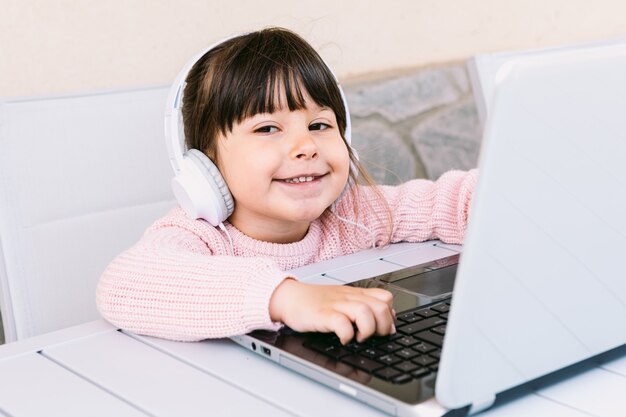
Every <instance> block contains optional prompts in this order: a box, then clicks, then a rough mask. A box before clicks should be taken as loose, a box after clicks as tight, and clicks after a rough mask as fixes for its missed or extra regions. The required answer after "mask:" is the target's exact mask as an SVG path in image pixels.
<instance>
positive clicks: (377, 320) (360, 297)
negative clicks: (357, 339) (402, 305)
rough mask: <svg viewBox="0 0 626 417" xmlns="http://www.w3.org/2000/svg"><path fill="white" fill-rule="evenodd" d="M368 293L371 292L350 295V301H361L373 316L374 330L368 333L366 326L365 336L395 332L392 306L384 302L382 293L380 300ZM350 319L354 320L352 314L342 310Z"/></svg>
mask: <svg viewBox="0 0 626 417" xmlns="http://www.w3.org/2000/svg"><path fill="white" fill-rule="evenodd" d="M384 292H385V293H389V292H388V291H384ZM368 294H371V293H362V294H356V295H353V296H352V297H350V298H349V299H350V301H351V302H353V303H361V304H364V305H365V306H367V308H369V310H370V311H371V314H372V315H373V318H374V330H373V331H372V332H371V333H370V329H369V328H367V332H366V334H367V337H369V336H371V335H372V334H374V333H375V334H377V335H379V336H385V335H388V334H391V333H395V332H396V328H395V323H394V321H395V314H394V311H393V307H391V306H390V305H389V304H387V303H386V298H385V295H384V293H383V294H382V296H381V298H383V300H385V301H382V300H380V299H378V298H375V297H372V296H369V295H368ZM389 295H390V296H391V293H389ZM344 312H345V313H346V314H347V315H348V316H349V317H350V318H351V319H352V320H355V321H356V318H355V316H354V315H353V314H349V312H347V311H344Z"/></svg>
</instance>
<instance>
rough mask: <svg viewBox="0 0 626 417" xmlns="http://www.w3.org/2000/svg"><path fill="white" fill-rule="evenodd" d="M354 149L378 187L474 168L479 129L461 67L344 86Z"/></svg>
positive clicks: (479, 135) (434, 177)
mask: <svg viewBox="0 0 626 417" xmlns="http://www.w3.org/2000/svg"><path fill="white" fill-rule="evenodd" d="M343 88H344V91H345V93H346V96H347V99H348V103H349V105H350V113H351V116H352V118H351V120H352V144H353V146H354V147H355V148H356V149H357V151H358V152H359V158H360V160H361V161H362V162H363V163H364V165H365V167H366V169H367V170H368V172H369V173H370V174H372V176H373V177H374V179H375V180H376V181H377V182H378V183H379V184H398V183H401V182H404V181H406V180H409V179H412V178H430V179H436V178H437V177H439V176H440V175H441V174H442V173H444V172H445V171H447V170H450V169H463V170H467V169H470V168H474V167H475V166H476V165H477V159H478V151H479V147H480V138H481V128H480V124H479V120H478V114H477V112H476V107H475V105H474V99H473V95H472V91H471V88H470V83H469V77H468V74H467V71H466V68H465V64H464V63H458V64H452V65H446V66H441V67H437V68H425V69H418V70H415V71H412V72H403V73H397V74H387V75H385V76H379V77H375V78H371V79H369V80H361V81H358V80H353V81H351V82H350V81H349V82H347V83H344V85H343Z"/></svg>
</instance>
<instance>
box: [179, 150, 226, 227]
mask: <svg viewBox="0 0 626 417" xmlns="http://www.w3.org/2000/svg"><path fill="white" fill-rule="evenodd" d="M172 187H173V189H174V194H175V195H176V199H177V200H178V202H179V203H180V205H181V207H182V208H183V210H185V212H186V213H187V215H189V216H190V217H192V218H194V219H204V220H206V221H208V222H209V223H210V224H211V225H213V226H217V225H219V224H220V223H222V222H223V221H224V220H226V219H227V218H228V217H229V216H230V215H231V214H232V213H233V210H234V209H235V202H234V200H233V197H232V195H231V194H230V190H229V189H228V186H227V185H226V182H225V181H224V178H223V177H222V174H221V173H220V171H219V169H218V168H217V167H216V166H215V164H213V162H211V160H210V159H209V158H208V157H207V156H206V155H205V154H204V153H202V152H200V151H199V150H197V149H189V150H188V151H187V152H186V153H185V155H184V157H183V164H182V166H181V170H180V173H179V174H178V175H177V176H176V177H175V178H174V179H173V180H172Z"/></svg>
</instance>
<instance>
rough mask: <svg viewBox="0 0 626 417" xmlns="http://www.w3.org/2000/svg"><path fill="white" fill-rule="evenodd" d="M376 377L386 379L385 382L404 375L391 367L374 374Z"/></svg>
mask: <svg viewBox="0 0 626 417" xmlns="http://www.w3.org/2000/svg"><path fill="white" fill-rule="evenodd" d="M374 375H376V376H377V377H379V378H380V379H384V380H385V381H389V380H391V379H393V378H396V377H398V376H400V375H402V372H401V371H398V370H397V369H395V368H391V367H389V368H383V369H380V370H378V371H376V372H374Z"/></svg>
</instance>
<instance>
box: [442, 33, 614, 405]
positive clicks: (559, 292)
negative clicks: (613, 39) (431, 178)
mask: <svg viewBox="0 0 626 417" xmlns="http://www.w3.org/2000/svg"><path fill="white" fill-rule="evenodd" d="M502 71H504V72H500V73H499V74H498V79H499V82H498V84H497V85H496V88H495V99H494V101H493V104H492V106H491V109H490V114H489V119H488V122H487V127H486V133H485V138H484V140H483V149H482V151H481V160H480V167H481V170H480V173H479V181H478V185H477V189H476V191H475V197H474V203H473V206H472V208H471V213H470V225H469V229H468V233H467V236H466V240H465V248H464V252H463V255H462V256H461V263H460V265H459V270H458V275H457V278H456V283H455V288H454V295H453V306H454V307H453V309H452V311H451V315H450V320H449V322H448V327H447V331H446V343H445V345H444V348H443V353H442V360H441V365H440V369H439V375H438V378H437V385H436V396H437V399H438V401H439V402H441V403H442V404H443V405H444V406H446V407H449V408H457V407H462V406H464V405H466V404H470V403H480V402H481V401H483V400H487V399H489V398H490V397H492V396H493V395H494V394H496V393H498V392H501V391H503V390H506V389H508V388H511V387H514V386H516V385H519V384H521V383H524V382H526V381H528V380H531V379H534V378H537V377H539V376H542V375H545V374H547V373H550V372H552V371H555V370H558V369H560V368H563V367H565V366H567V365H570V364H573V363H575V362H578V361H581V360H584V359H586V358H588V357H590V356H593V355H595V354H598V353H601V352H604V351H606V350H609V349H611V348H614V347H617V346H619V345H622V344H624V343H626V321H624V320H622V319H621V318H622V317H625V316H626V277H625V276H624V275H625V274H624V272H623V257H624V250H625V248H626V216H624V214H623V213H626V163H625V161H626V117H624V111H625V110H626V83H625V82H624V74H626V44H621V45H620V44H616V43H614V44H611V45H607V46H605V47H594V48H583V49H580V50H577V49H571V48H570V49H566V50H563V51H560V52H559V51H554V52H553V53H550V54H543V55H542V56H540V57H532V56H529V57H524V58H522V59H519V60H512V61H511V62H510V63H508V64H506V65H505V66H504V67H503V70H502Z"/></svg>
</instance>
